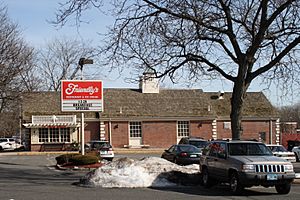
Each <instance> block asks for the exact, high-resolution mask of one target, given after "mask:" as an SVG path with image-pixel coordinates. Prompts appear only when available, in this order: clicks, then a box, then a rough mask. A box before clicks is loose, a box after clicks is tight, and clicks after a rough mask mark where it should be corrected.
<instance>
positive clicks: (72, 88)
mask: <svg viewBox="0 0 300 200" xmlns="http://www.w3.org/2000/svg"><path fill="white" fill-rule="evenodd" d="M98 91H99V88H98V87H93V86H89V87H88V88H80V87H78V85H77V84H74V83H69V84H68V87H67V88H66V90H65V92H66V94H67V95H71V94H73V93H89V94H90V95H92V94H94V93H96V92H98Z"/></svg>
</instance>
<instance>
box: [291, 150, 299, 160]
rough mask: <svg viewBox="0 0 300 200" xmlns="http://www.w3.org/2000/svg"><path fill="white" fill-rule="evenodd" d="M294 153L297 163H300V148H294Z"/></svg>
mask: <svg viewBox="0 0 300 200" xmlns="http://www.w3.org/2000/svg"><path fill="white" fill-rule="evenodd" d="M292 152H294V154H295V156H296V161H297V162H299V159H300V146H294V147H293V149H292Z"/></svg>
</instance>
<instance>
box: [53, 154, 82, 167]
mask: <svg viewBox="0 0 300 200" xmlns="http://www.w3.org/2000/svg"><path fill="white" fill-rule="evenodd" d="M77 155H79V154H78V153H71V154H63V155H60V156H57V157H56V158H55V160H56V163H57V164H58V165H62V164H66V163H69V162H71V161H70V158H72V157H74V156H77Z"/></svg>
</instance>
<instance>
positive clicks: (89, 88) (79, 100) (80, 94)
mask: <svg viewBox="0 0 300 200" xmlns="http://www.w3.org/2000/svg"><path fill="white" fill-rule="evenodd" d="M61 110H62V112H81V154H82V155H84V112H102V111H103V87H102V81H100V80H63V81H62V82H61Z"/></svg>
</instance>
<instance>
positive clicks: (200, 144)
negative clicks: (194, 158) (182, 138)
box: [189, 140, 207, 148]
mask: <svg viewBox="0 0 300 200" xmlns="http://www.w3.org/2000/svg"><path fill="white" fill-rule="evenodd" d="M189 143H190V144H191V145H194V146H196V147H198V148H204V147H206V145H207V141H200V140H198V141H197V140H190V142H189Z"/></svg>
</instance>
